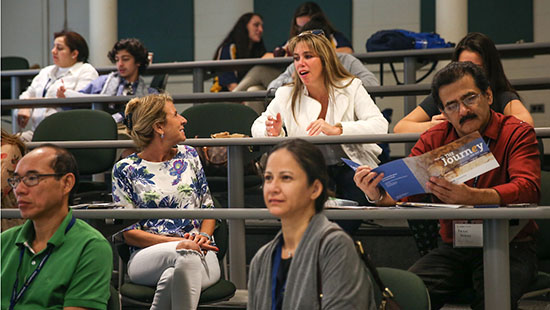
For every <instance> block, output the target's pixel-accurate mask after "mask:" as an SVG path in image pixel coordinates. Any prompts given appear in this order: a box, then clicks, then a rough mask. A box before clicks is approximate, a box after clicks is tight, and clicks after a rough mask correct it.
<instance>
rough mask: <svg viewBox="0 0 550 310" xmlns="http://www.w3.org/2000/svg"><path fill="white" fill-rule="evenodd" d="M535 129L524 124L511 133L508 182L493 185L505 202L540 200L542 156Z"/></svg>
mask: <svg viewBox="0 0 550 310" xmlns="http://www.w3.org/2000/svg"><path fill="white" fill-rule="evenodd" d="M537 144H538V142H537V139H536V134H535V130H534V129H533V127H531V126H527V125H525V126H522V127H519V128H518V129H516V130H515V132H514V133H513V134H512V135H511V137H510V140H509V142H508V146H509V147H507V148H506V152H507V154H506V155H505V156H507V157H508V158H507V162H508V168H507V170H506V171H507V173H508V177H507V179H508V180H510V181H509V182H508V183H503V184H501V185H496V186H493V187H492V188H494V189H495V190H496V191H497V192H498V193H499V195H500V197H501V202H502V203H503V204H510V203H524V202H534V203H538V202H539V200H540V157H539V150H538V146H537ZM505 158H506V157H505Z"/></svg>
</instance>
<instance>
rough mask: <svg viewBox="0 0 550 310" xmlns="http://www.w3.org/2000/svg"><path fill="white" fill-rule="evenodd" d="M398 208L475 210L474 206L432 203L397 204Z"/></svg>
mask: <svg viewBox="0 0 550 310" xmlns="http://www.w3.org/2000/svg"><path fill="white" fill-rule="evenodd" d="M395 205H396V206H397V207H402V208H445V209H459V208H473V207H474V206H472V205H460V204H448V203H431V202H396V203H395Z"/></svg>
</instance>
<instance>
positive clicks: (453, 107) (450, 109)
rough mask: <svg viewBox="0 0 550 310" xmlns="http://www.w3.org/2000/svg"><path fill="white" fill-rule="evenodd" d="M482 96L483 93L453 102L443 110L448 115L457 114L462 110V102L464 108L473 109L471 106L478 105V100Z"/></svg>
mask: <svg viewBox="0 0 550 310" xmlns="http://www.w3.org/2000/svg"><path fill="white" fill-rule="evenodd" d="M480 96H481V93H477V94H472V95H470V96H468V97H466V98H464V99H458V100H457V101H454V102H451V103H449V104H448V105H446V106H445V107H444V108H443V110H444V111H445V113H447V114H453V113H456V112H457V111H458V109H459V108H460V103H461V102H462V104H463V105H464V106H466V107H471V106H473V105H475V104H477V103H478V99H479V97H480Z"/></svg>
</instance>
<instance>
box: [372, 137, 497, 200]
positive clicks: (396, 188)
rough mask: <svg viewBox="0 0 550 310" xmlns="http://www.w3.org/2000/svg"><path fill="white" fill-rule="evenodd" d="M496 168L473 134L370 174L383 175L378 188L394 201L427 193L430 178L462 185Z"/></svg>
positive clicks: (480, 142)
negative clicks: (380, 187)
mask: <svg viewBox="0 0 550 310" xmlns="http://www.w3.org/2000/svg"><path fill="white" fill-rule="evenodd" d="M498 166H499V164H498V162H497V161H496V159H495V157H494V156H493V154H492V153H491V151H490V150H489V147H488V146H487V144H486V143H485V141H483V139H482V138H481V136H480V134H479V133H478V132H477V131H476V132H474V133H471V134H469V135H466V136H464V137H462V138H460V139H457V140H455V141H453V142H451V143H449V144H447V145H444V146H441V147H439V148H437V149H434V150H432V151H430V152H428V153H424V154H422V155H419V156H414V157H407V158H403V159H399V160H394V161H392V162H389V163H386V164H383V165H381V166H379V167H378V168H376V169H373V171H374V172H378V173H381V172H383V173H384V178H383V179H382V181H381V182H380V185H381V186H382V187H383V188H384V189H385V190H386V192H388V194H389V195H390V196H391V197H392V198H393V199H394V200H399V199H401V198H403V197H407V196H411V195H416V194H422V193H429V192H430V191H429V190H428V188H427V187H426V183H427V182H428V181H429V179H430V177H432V176H437V177H443V178H445V179H446V180H448V181H449V182H452V183H457V184H458V183H464V182H466V181H468V180H470V179H473V178H475V177H476V176H478V175H481V174H483V173H485V172H487V171H489V170H492V169H494V168H496V167H498Z"/></svg>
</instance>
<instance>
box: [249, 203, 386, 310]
mask: <svg viewBox="0 0 550 310" xmlns="http://www.w3.org/2000/svg"><path fill="white" fill-rule="evenodd" d="M330 227H338V226H337V225H336V224H334V223H332V222H330V221H329V220H328V219H327V218H326V216H325V215H324V214H322V213H319V214H316V215H315V216H313V218H312V219H311V222H310V223H309V225H308V227H307V229H306V232H305V233H304V236H303V237H302V240H301V241H300V244H299V245H298V248H297V249H296V252H295V254H294V257H293V258H292V262H291V264H290V268H289V270H288V276H287V280H286V289H285V296H284V300H283V309H319V298H318V293H317V261H318V260H319V266H320V268H321V275H322V283H323V300H322V309H338V310H340V309H361V310H363V309H369V310H374V309H375V301H374V292H373V286H372V283H371V281H370V278H369V276H368V275H367V270H366V267H365V265H364V263H363V262H362V261H361V260H360V258H359V255H358V254H357V252H356V251H355V248H354V245H353V241H352V240H351V238H350V237H349V236H348V235H347V234H346V233H345V232H344V231H342V230H338V231H335V232H332V233H330V234H328V235H327V237H326V238H325V240H324V241H323V245H322V246H321V250H320V252H319V242H320V239H321V236H322V235H323V233H324V232H325V231H327V230H328V229H329V228H330ZM280 237H281V232H279V233H278V234H277V236H276V237H275V239H273V240H272V241H270V242H269V243H268V244H266V245H264V246H263V247H262V248H261V249H260V250H259V251H258V253H256V255H254V258H253V259H252V262H251V263H250V272H249V279H248V307H247V308H248V309H257V310H264V309H271V301H272V298H271V286H272V284H271V283H272V282H271V272H272V266H273V261H272V258H273V253H274V251H275V248H276V246H277V243H278V242H279V238H280ZM317 253H320V255H319V257H317Z"/></svg>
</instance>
